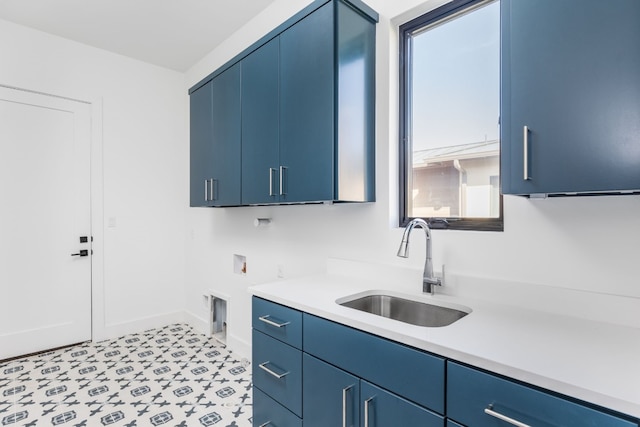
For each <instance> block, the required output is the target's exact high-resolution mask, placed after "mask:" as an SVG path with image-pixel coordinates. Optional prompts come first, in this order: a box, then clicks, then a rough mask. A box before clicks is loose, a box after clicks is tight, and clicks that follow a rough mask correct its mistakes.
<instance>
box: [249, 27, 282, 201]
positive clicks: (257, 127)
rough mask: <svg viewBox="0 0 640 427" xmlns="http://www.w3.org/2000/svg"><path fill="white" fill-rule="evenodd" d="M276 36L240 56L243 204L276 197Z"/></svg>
mask: <svg viewBox="0 0 640 427" xmlns="http://www.w3.org/2000/svg"><path fill="white" fill-rule="evenodd" d="M279 48H280V43H279V38H278V37H276V38H275V39H273V40H271V41H270V42H268V43H267V44H265V45H263V46H261V47H260V48H258V49H257V50H256V51H254V52H252V53H251V54H250V55H249V56H247V57H246V58H245V59H243V60H242V204H244V205H250V204H260V203H273V202H277V201H278V200H279V196H278V195H279V190H280V185H279V180H278V179H279V175H280V174H279V167H280V162H279V153H278V145H279V123H278V121H279V101H278V100H279V91H278V77H279V57H280V55H279Z"/></svg>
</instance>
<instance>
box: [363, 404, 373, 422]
mask: <svg viewBox="0 0 640 427" xmlns="http://www.w3.org/2000/svg"><path fill="white" fill-rule="evenodd" d="M371 402H373V397H370V398H368V399H367V400H365V401H364V427H369V406H371Z"/></svg>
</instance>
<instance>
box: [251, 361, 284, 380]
mask: <svg viewBox="0 0 640 427" xmlns="http://www.w3.org/2000/svg"><path fill="white" fill-rule="evenodd" d="M269 363H271V362H269V361H268V360H267V361H266V362H264V363H261V364H259V365H258V367H260V369H262V370H263V371H265V372H267V373H268V374H269V375H271V376H273V377H275V378H277V379H282V378H284V377H286V376H287V375H289V374H290V373H291V372H289V371H287V372H283V373H281V374H279V373H277V372H276V371H273V370H271V369H269V368H267V365H268V364H269Z"/></svg>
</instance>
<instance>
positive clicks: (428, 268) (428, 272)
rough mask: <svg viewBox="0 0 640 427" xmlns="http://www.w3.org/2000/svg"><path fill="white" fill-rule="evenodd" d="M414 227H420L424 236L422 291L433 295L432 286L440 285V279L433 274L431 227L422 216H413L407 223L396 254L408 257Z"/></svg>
mask: <svg viewBox="0 0 640 427" xmlns="http://www.w3.org/2000/svg"><path fill="white" fill-rule="evenodd" d="M414 228H422V229H423V230H424V232H425V237H426V244H427V248H426V252H425V261H424V272H423V274H422V292H425V293H429V294H431V295H433V294H434V293H435V290H434V286H442V281H441V280H440V279H439V278H437V277H435V275H434V274H433V261H432V259H431V229H430V228H429V224H427V222H426V221H425V220H423V219H422V218H415V219H413V220H411V222H409V224H407V227H406V228H405V230H404V234H403V235H402V241H401V242H400V247H399V248H398V253H397V255H398V256H399V257H401V258H408V257H409V237H410V236H411V232H412V231H413V229H414Z"/></svg>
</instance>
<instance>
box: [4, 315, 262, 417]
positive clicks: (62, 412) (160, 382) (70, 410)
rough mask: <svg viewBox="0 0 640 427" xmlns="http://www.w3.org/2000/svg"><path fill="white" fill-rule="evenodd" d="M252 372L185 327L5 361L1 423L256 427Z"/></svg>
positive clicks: (230, 354)
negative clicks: (252, 396) (254, 425)
mask: <svg viewBox="0 0 640 427" xmlns="http://www.w3.org/2000/svg"><path fill="white" fill-rule="evenodd" d="M251 403H252V400H251V369H250V368H249V366H248V363H247V362H246V361H243V360H239V358H237V357H235V356H234V355H233V353H231V352H229V351H228V350H227V349H226V348H225V347H224V346H223V345H221V344H219V343H218V342H217V341H215V340H213V339H211V338H208V337H206V336H204V335H201V334H198V333H197V332H195V331H194V330H193V329H192V328H191V327H190V326H188V325H184V324H178V325H170V326H166V327H164V328H159V329H152V330H148V331H145V332H142V333H139V334H132V335H127V336H124V337H121V338H118V339H114V340H110V341H103V342H100V343H86V344H82V345H78V346H74V347H70V348H66V349H62V350H57V351H52V352H49V353H45V354H40V355H37V356H32V357H29V358H25V359H20V360H14V361H10V362H0V425H1V426H12V427H13V426H24V427H35V426H37V427H41V426H58V425H60V426H68V427H93V426H96V427H99V426H125V427H145V426H177V427H192V426H193V427H198V426H213V425H215V426H216V427H222V426H224V427H245V426H251V421H252V420H251V416H252V407H251Z"/></svg>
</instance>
